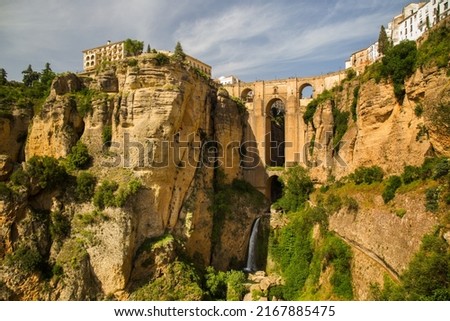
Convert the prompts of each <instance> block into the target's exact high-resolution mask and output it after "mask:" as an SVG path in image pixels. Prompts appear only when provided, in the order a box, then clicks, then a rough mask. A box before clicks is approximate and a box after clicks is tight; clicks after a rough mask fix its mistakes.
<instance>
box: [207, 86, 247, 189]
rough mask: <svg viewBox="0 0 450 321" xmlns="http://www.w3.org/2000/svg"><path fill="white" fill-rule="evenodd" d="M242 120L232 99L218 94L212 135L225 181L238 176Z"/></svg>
mask: <svg viewBox="0 0 450 321" xmlns="http://www.w3.org/2000/svg"><path fill="white" fill-rule="evenodd" d="M243 125H244V124H243V122H242V117H241V115H240V113H239V110H238V107H237V105H236V103H235V102H234V101H232V100H231V99H229V98H228V97H223V96H221V95H220V94H219V99H218V102H217V108H216V109H215V110H214V135H215V140H216V141H217V142H219V144H218V146H217V147H218V155H219V161H220V162H221V163H222V164H223V165H222V166H221V167H222V168H223V170H224V173H225V175H226V181H227V182H228V183H231V182H232V181H233V179H235V178H240V175H241V172H240V160H241V157H240V155H239V146H240V144H241V141H242V139H243Z"/></svg>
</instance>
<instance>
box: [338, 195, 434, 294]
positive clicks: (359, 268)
mask: <svg viewBox="0 0 450 321" xmlns="http://www.w3.org/2000/svg"><path fill="white" fill-rule="evenodd" d="M356 196H357V197H355V198H356V199H357V201H358V202H359V203H360V204H363V203H365V204H366V205H365V206H364V208H360V209H359V211H358V212H357V213H354V212H349V211H348V210H346V209H342V210H340V211H339V212H338V213H336V214H334V215H332V216H331V217H330V220H329V228H330V230H332V231H334V232H335V233H337V234H338V235H339V236H340V237H342V238H343V239H344V240H345V241H346V242H347V243H348V244H349V245H350V246H351V248H352V252H353V253H354V257H353V261H352V279H353V283H354V287H355V289H356V293H355V298H356V299H358V300H367V299H370V297H369V294H370V291H369V288H370V284H371V283H374V282H376V281H377V282H379V283H380V284H382V283H383V281H382V280H383V275H384V274H387V275H389V276H390V277H392V278H393V279H394V280H395V279H397V280H398V276H399V275H400V274H401V273H402V272H404V271H405V269H406V268H407V267H408V264H409V262H410V261H411V260H412V258H413V256H414V254H415V253H417V251H418V250H419V248H420V245H421V242H422V238H423V236H424V235H425V234H428V233H431V232H432V231H433V229H434V228H435V226H436V225H437V224H438V221H437V218H436V216H434V215H433V214H431V213H430V212H427V211H426V210H425V200H424V193H423V191H420V192H419V193H417V192H414V193H408V194H400V195H397V196H396V198H395V204H391V206H392V207H388V206H385V205H384V202H383V199H382V197H381V196H375V197H373V198H372V199H370V200H368V199H365V198H367V197H368V195H366V196H365V198H363V194H361V195H359V196H358V195H356ZM392 208H397V209H400V208H401V209H402V210H404V211H405V213H406V214H405V215H404V216H403V217H399V216H397V215H396V214H395V211H393V210H392Z"/></svg>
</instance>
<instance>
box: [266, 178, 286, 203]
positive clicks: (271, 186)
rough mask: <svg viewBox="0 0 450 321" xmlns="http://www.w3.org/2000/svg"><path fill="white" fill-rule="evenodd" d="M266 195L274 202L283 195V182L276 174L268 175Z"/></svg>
mask: <svg viewBox="0 0 450 321" xmlns="http://www.w3.org/2000/svg"><path fill="white" fill-rule="evenodd" d="M266 189H267V193H266V195H267V197H268V198H269V199H270V202H271V203H275V202H276V201H277V200H279V199H280V198H281V196H283V183H282V182H281V181H280V179H279V177H278V176H277V175H273V176H271V177H269V179H268V180H267V186H266Z"/></svg>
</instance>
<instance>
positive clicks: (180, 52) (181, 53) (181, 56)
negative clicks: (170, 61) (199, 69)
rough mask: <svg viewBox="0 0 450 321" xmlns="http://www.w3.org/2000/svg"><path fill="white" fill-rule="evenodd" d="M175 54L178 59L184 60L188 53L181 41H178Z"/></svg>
mask: <svg viewBox="0 0 450 321" xmlns="http://www.w3.org/2000/svg"><path fill="white" fill-rule="evenodd" d="M173 56H174V58H175V59H176V60H178V61H184V60H185V59H186V54H185V53H184V51H183V47H181V43H180V42H179V41H178V42H177V44H176V46H175V52H174V53H173Z"/></svg>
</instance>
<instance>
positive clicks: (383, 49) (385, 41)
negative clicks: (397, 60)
mask: <svg viewBox="0 0 450 321" xmlns="http://www.w3.org/2000/svg"><path fill="white" fill-rule="evenodd" d="M390 48H391V42H390V41H389V38H388V36H387V33H386V29H385V28H384V26H381V29H380V35H379V36H378V52H379V53H380V54H381V55H385V54H386V53H387V52H388V50H389V49H390Z"/></svg>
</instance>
